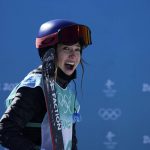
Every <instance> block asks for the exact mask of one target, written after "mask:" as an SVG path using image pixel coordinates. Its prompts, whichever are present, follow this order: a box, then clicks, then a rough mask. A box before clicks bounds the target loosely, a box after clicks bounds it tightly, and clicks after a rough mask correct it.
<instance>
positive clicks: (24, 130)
mask: <svg viewBox="0 0 150 150" xmlns="http://www.w3.org/2000/svg"><path fill="white" fill-rule="evenodd" d="M90 44H91V32H90V29H89V28H88V27H87V26H85V25H81V24H78V23H75V22H72V21H68V20H64V19H56V20H51V21H48V22H46V23H44V24H42V25H41V27H40V29H39V32H38V36H37V38H36V47H37V49H38V51H39V55H40V58H41V60H42V63H43V64H44V62H45V60H46V61H47V60H48V59H49V58H50V59H51V57H49V55H48V54H49V53H48V54H47V52H50V54H51V53H52V52H53V53H52V54H54V58H53V59H52V60H51V61H52V64H50V65H54V68H53V69H52V68H51V67H50V66H49V68H47V69H49V70H50V71H49V73H48V74H46V75H47V76H49V75H51V76H53V78H54V79H55V80H54V81H55V82H54V88H55V91H54V93H50V92H49V91H48V93H46V92H45V90H47V89H45V87H46V86H44V85H45V80H46V79H45V80H43V78H44V77H45V76H46V75H45V74H44V73H43V72H44V71H43V70H44V67H43V66H44V65H43V66H42V65H41V66H39V67H38V68H37V69H35V70H33V71H31V72H30V73H29V74H28V75H27V76H26V77H25V78H24V79H23V80H22V81H21V82H20V84H18V85H17V86H16V87H15V88H14V90H13V91H12V92H11V94H10V95H9V97H8V98H7V105H8V108H7V110H6V111H5V113H4V114H3V116H2V118H1V120H0V143H1V144H2V146H4V147H6V148H8V149H9V150H52V149H53V150H55V149H57V150H76V149H77V138H76V131H75V124H76V121H77V120H78V113H79V109H80V106H79V104H78V102H77V100H76V95H75V94H74V93H73V91H72V90H71V89H70V88H69V85H70V82H71V81H72V80H74V79H75V78H76V68H77V66H78V64H79V63H81V65H82V67H83V63H82V51H83V49H84V48H85V47H87V46H88V45H90ZM47 55H48V56H47ZM46 67H47V66H46ZM49 88H51V85H50V86H49ZM54 94H56V97H53V98H54V99H50V98H52V96H54ZM48 95H50V96H48ZM54 100H55V102H56V103H55V104H54V103H53V105H51V107H50V108H51V109H49V106H48V105H49V101H53V102H54ZM56 108H57V110H58V111H57V113H58V114H57V113H56ZM51 114H54V119H53V116H51ZM59 121H60V126H59ZM56 124H58V127H60V131H59V133H60V134H57V133H55V130H54V129H53V126H56ZM58 130H59V128H58ZM58 135H59V136H61V137H58ZM59 139H60V141H62V143H63V145H61V146H59V142H58V141H59ZM57 140H58V141H57Z"/></svg>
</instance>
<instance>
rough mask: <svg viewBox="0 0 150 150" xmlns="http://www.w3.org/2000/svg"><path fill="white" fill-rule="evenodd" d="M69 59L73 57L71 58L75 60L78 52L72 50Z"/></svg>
mask: <svg viewBox="0 0 150 150" xmlns="http://www.w3.org/2000/svg"><path fill="white" fill-rule="evenodd" d="M69 57H71V58H74V57H76V51H75V50H73V49H72V50H70V53H69Z"/></svg>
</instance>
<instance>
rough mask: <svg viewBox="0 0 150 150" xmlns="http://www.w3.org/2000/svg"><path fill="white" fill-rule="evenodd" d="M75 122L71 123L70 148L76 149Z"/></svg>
mask: <svg viewBox="0 0 150 150" xmlns="http://www.w3.org/2000/svg"><path fill="white" fill-rule="evenodd" d="M75 125H76V124H75V123H74V124H73V129H72V130H73V131H72V133H73V135H72V150H77V137H76V128H75Z"/></svg>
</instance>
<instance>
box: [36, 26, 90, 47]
mask: <svg viewBox="0 0 150 150" xmlns="http://www.w3.org/2000/svg"><path fill="white" fill-rule="evenodd" d="M77 42H79V43H81V45H82V46H83V47H86V46H88V45H90V44H91V43H92V42H91V31H90V29H89V28H88V27H87V26H85V25H71V26H67V27H64V28H62V29H60V30H58V32H55V33H53V34H50V35H47V36H44V37H42V38H36V48H44V47H47V46H52V45H55V44H57V43H62V44H65V45H73V44H75V43H77Z"/></svg>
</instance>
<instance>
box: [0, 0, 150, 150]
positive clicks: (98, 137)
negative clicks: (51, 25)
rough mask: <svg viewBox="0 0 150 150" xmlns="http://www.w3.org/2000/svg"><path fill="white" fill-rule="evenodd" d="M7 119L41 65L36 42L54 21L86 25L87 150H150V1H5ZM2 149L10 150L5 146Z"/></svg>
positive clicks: (0, 36) (1, 89)
mask: <svg viewBox="0 0 150 150" xmlns="http://www.w3.org/2000/svg"><path fill="white" fill-rule="evenodd" d="M0 18H1V20H0V64H1V71H0V116H1V115H2V114H3V112H4V111H5V109H6V107H5V99H6V98H7V96H8V95H9V93H10V91H11V90H12V89H13V87H14V86H15V85H16V84H17V83H19V82H20V81H21V80H22V79H23V78H24V77H25V76H26V74H27V73H28V72H29V71H30V70H32V69H34V68H36V67H37V66H38V65H39V64H40V63H41V61H40V59H39V57H38V53H37V50H36V48H35V38H36V35H37V32H38V29H39V27H40V25H41V24H42V23H44V22H46V21H48V20H52V19H59V18H60V19H68V20H72V21H75V22H78V23H81V24H86V25H88V26H89V27H90V28H91V31H92V42H93V45H91V46H89V47H88V48H87V49H85V51H84V54H83V57H84V59H85V61H86V62H87V63H88V64H87V65H85V74H84V80H83V93H81V90H80V80H81V79H80V75H81V69H80V68H79V70H78V77H79V79H78V80H77V83H78V89H79V91H78V100H79V102H80V104H81V116H82V119H81V122H80V123H78V125H77V135H78V147H79V150H150V116H149V115H150V59H149V58H150V1H149V0H94V1H92V0H76V1H72V0H30V1H20V0H13V1H10V0H1V1H0ZM0 150H4V149H3V148H2V147H0Z"/></svg>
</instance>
